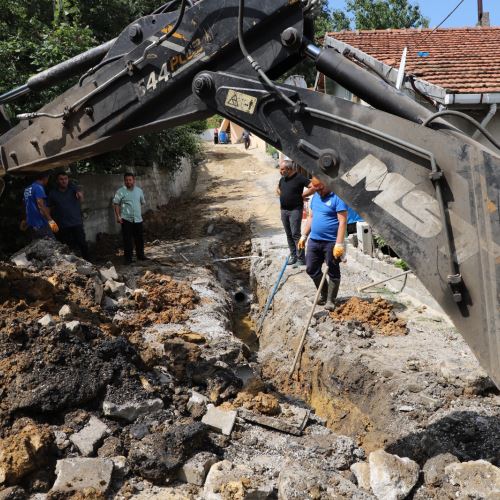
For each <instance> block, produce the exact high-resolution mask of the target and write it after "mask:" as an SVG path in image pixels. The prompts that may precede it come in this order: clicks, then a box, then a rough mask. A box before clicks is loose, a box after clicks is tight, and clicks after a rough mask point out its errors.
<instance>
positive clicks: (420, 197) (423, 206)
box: [342, 155, 500, 264]
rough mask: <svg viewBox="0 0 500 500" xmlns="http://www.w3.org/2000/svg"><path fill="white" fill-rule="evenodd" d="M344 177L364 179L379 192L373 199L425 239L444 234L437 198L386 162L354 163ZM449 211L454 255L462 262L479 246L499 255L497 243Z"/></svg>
mask: <svg viewBox="0 0 500 500" xmlns="http://www.w3.org/2000/svg"><path fill="white" fill-rule="evenodd" d="M342 180H343V181H345V182H347V184H349V185H350V186H356V185H357V184H358V183H360V182H361V181H363V180H364V181H365V189H366V190H367V191H380V193H379V194H378V195H377V196H375V198H373V202H374V203H376V204H377V205H378V206H379V207H381V208H382V209H383V210H385V211H386V212H388V213H389V214H391V215H392V216H393V217H394V218H396V219H398V220H399V222H401V223H402V224H404V225H405V226H406V227H408V228H409V229H411V230H412V231H413V232H414V233H416V234H418V235H419V236H421V237H422V238H435V237H436V236H437V235H438V234H440V233H441V230H442V229H443V225H442V222H441V219H440V213H439V205H438V202H437V200H436V199H435V198H433V197H432V196H431V195H429V194H427V193H425V192H423V191H420V190H417V189H415V188H416V186H415V184H413V183H412V182H411V181H409V180H408V179H405V178H404V177H403V176H402V175H401V174H398V173H396V172H388V170H387V166H386V165H385V163H383V162H382V161H380V160H379V159H377V158H375V157H374V156H373V155H368V156H367V157H366V158H364V159H363V160H361V161H360V162H359V163H357V164H356V165H354V167H353V168H351V170H349V172H347V173H345V174H344V175H343V176H342ZM448 212H449V216H450V221H451V225H452V227H453V235H454V240H455V256H454V257H455V260H456V261H457V262H458V263H459V264H462V263H464V262H466V261H467V260H469V259H470V258H471V257H474V256H475V255H477V253H478V252H479V249H480V248H481V249H482V250H484V251H485V252H487V253H488V254H490V255H491V256H492V257H493V258H495V259H498V258H500V247H499V246H498V245H497V244H496V243H495V242H493V241H490V242H487V241H486V240H484V239H478V232H477V229H476V228H475V227H474V226H473V225H472V224H470V223H469V222H467V221H465V220H464V219H462V218H461V217H460V216H458V215H457V214H456V213H455V212H454V211H453V210H449V211H448ZM439 251H440V252H441V253H442V254H443V255H447V253H448V251H447V249H446V248H445V247H444V246H441V247H440V248H439Z"/></svg>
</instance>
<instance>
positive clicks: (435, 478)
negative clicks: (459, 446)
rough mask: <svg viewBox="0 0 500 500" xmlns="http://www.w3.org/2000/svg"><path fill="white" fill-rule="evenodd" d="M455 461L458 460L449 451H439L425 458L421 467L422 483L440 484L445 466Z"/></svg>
mask: <svg viewBox="0 0 500 500" xmlns="http://www.w3.org/2000/svg"><path fill="white" fill-rule="evenodd" d="M455 462H460V460H458V458H457V457H456V456H455V455H452V454H451V453H441V454H439V455H436V456H435V457H432V458H430V459H429V460H427V462H425V465H424V468H423V473H424V483H425V484H426V485H428V486H441V484H442V482H443V478H444V475H445V472H444V470H445V468H446V466H447V465H450V464H452V463H455Z"/></svg>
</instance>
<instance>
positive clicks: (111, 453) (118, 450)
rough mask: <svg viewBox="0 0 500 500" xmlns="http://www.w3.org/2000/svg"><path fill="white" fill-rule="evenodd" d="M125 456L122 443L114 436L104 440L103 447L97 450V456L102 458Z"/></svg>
mask: <svg viewBox="0 0 500 500" xmlns="http://www.w3.org/2000/svg"><path fill="white" fill-rule="evenodd" d="M122 454H123V446H122V443H121V441H120V440H119V439H118V438H117V437H114V436H111V437H108V438H106V439H105V440H104V443H103V444H102V446H101V447H100V448H99V450H97V455H98V456H99V457H101V458H113V457H116V456H120V455H122Z"/></svg>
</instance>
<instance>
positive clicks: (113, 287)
mask: <svg viewBox="0 0 500 500" xmlns="http://www.w3.org/2000/svg"><path fill="white" fill-rule="evenodd" d="M104 291H105V292H107V293H110V294H111V295H113V297H115V298H120V297H123V296H124V295H125V292H126V291H127V286H126V285H125V283H119V282H118V281H114V280H112V279H109V280H108V281H106V283H105V284H104Z"/></svg>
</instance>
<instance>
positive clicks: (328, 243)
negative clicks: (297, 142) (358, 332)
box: [299, 177, 347, 311]
mask: <svg viewBox="0 0 500 500" xmlns="http://www.w3.org/2000/svg"><path fill="white" fill-rule="evenodd" d="M312 187H313V189H314V190H315V191H316V193H315V194H314V196H313V198H312V200H311V213H310V215H309V218H308V219H307V223H306V227H305V228H304V233H303V235H302V236H301V238H300V241H299V246H300V247H302V248H304V247H305V244H306V241H307V238H308V236H309V243H308V245H307V253H306V266H307V267H306V271H307V274H308V275H309V276H310V277H311V278H312V280H313V281H314V284H315V285H316V288H319V286H320V284H321V278H322V274H323V273H322V272H321V267H322V265H323V263H324V262H325V261H326V264H327V266H328V276H329V278H330V279H329V281H328V285H327V286H323V288H322V290H321V297H320V301H319V302H318V303H319V304H320V305H323V304H326V306H325V309H327V310H329V311H333V310H334V309H335V305H336V304H335V300H336V299H337V294H338V291H339V286H340V265H339V263H340V259H341V258H342V257H343V256H344V253H345V243H344V238H345V233H346V228H347V205H346V204H345V203H344V202H343V201H342V200H341V199H340V198H339V197H338V196H337V195H336V194H335V193H333V192H332V191H330V189H328V187H326V186H325V185H324V184H323V183H322V182H321V181H320V180H319V179H317V178H316V177H313V178H312Z"/></svg>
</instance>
